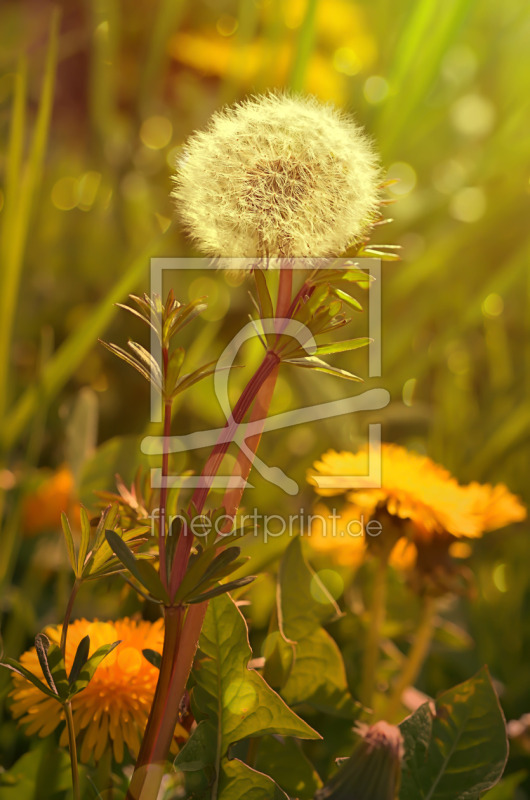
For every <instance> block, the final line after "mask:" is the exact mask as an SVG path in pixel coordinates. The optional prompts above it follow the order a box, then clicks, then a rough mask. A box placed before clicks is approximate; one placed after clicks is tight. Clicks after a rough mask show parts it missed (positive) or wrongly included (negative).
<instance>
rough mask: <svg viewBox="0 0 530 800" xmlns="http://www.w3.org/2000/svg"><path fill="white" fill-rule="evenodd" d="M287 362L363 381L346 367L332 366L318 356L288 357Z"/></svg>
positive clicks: (348, 379) (337, 376)
mask: <svg viewBox="0 0 530 800" xmlns="http://www.w3.org/2000/svg"><path fill="white" fill-rule="evenodd" d="M285 363H286V364H292V365H293V366H295V367H303V368H304V369H315V370H317V372H325V373H327V374H328V375H334V376H335V377H336V378H344V379H345V380H347V381H361V382H362V378H359V376H358V375H354V374H353V373H352V372H348V371H347V370H345V369H339V368H338V367H332V366H331V365H330V364H326V362H325V361H322V360H321V359H320V358H318V357H317V356H306V358H286V359H285Z"/></svg>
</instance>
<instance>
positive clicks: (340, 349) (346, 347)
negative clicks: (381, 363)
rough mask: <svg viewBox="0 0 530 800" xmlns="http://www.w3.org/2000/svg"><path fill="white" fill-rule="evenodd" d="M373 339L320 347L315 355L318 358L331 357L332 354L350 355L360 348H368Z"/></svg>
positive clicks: (360, 339) (361, 338) (347, 340)
mask: <svg viewBox="0 0 530 800" xmlns="http://www.w3.org/2000/svg"><path fill="white" fill-rule="evenodd" d="M372 342H373V339H369V338H368V337H366V336H364V337H360V338H358V339H345V340H344V341H342V342H331V344H322V345H318V347H317V349H316V350H315V354H316V355H318V356H325V355H330V354H331V353H349V352H350V351H351V350H358V349H359V347H366V346H367V345H369V344H371V343H372Z"/></svg>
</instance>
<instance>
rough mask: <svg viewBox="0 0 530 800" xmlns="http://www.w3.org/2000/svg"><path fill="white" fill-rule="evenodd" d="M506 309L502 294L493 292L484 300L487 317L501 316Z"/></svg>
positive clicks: (484, 311) (484, 312)
mask: <svg viewBox="0 0 530 800" xmlns="http://www.w3.org/2000/svg"><path fill="white" fill-rule="evenodd" d="M503 311H504V300H503V299H502V297H501V296H500V294H496V293H495V292H492V293H491V294H489V295H488V296H487V297H485V298H484V300H483V301H482V313H483V314H484V316H485V317H491V318H493V317H500V315H501V314H502V312H503Z"/></svg>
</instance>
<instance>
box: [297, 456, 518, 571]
mask: <svg viewBox="0 0 530 800" xmlns="http://www.w3.org/2000/svg"><path fill="white" fill-rule="evenodd" d="M378 463H380V465H381V480H380V481H379V482H376V481H374V479H373V477H371V478H369V477H368V476H370V475H371V473H372V467H373V465H374V464H378ZM308 481H309V483H310V484H312V485H313V486H314V487H315V490H316V492H317V493H318V494H319V495H321V496H328V497H330V496H337V495H340V496H342V497H343V498H345V499H346V506H345V509H344V510H343V512H342V515H343V516H344V515H346V517H348V519H355V518H357V519H361V520H362V521H363V523H366V521H367V520H370V519H372V518H373V517H374V516H375V515H376V514H379V515H380V514H381V512H386V513H387V514H389V515H390V516H391V517H393V518H395V519H396V520H397V521H402V522H403V523H406V524H404V525H403V532H404V533H406V537H402V538H401V539H400V540H399V541H398V544H397V545H396V547H395V548H394V553H393V562H394V563H395V564H396V565H398V566H400V567H403V568H405V567H406V566H410V565H411V564H413V563H414V561H415V556H416V551H417V548H418V547H421V546H422V545H423V546H427V545H429V543H433V542H435V541H437V540H438V541H439V540H441V539H444V540H446V541H447V547H449V546H450V544H451V542H453V541H454V540H455V539H460V538H462V537H465V538H469V539H473V538H478V537H480V536H482V534H483V533H484V532H485V531H489V530H495V529H497V528H502V527H504V526H505V525H509V524H510V523H513V522H519V521H521V520H523V519H525V517H526V509H525V507H524V506H523V505H522V503H521V502H520V500H519V499H518V498H517V497H516V496H515V495H513V494H512V493H511V492H510V491H509V490H508V489H507V487H506V486H504V485H503V484H498V485H497V486H491V485H489V484H479V483H471V484H469V485H467V486H464V485H461V484H460V483H459V482H458V481H457V480H456V479H455V478H454V477H453V476H452V475H451V474H450V473H449V472H448V471H447V470H446V469H445V468H444V467H442V466H440V465H438V464H436V463H435V462H434V461H432V460H431V459H430V458H428V457H427V456H423V455H420V454H418V453H414V452H411V451H408V450H406V449H405V448H404V447H401V446H399V445H395V444H383V445H382V447H381V450H380V451H379V450H376V449H372V450H370V449H369V448H368V447H364V448H362V449H360V450H359V451H358V452H356V453H350V452H344V451H343V452H336V451H334V450H329V451H328V452H327V453H324V455H322V457H321V458H320V460H319V461H317V462H316V463H315V464H314V466H313V469H312V470H310V472H309V475H308ZM376 483H377V485H376ZM339 527H340V526H339ZM342 527H344V524H343V526H342ZM311 533H312V540H313V541H312V544H313V546H314V547H315V548H316V549H317V550H321V551H322V550H332V549H342V550H344V549H345V548H347V550H346V552H342V555H341V557H340V558H339V561H341V562H342V563H346V562H348V563H350V564H352V565H353V564H356V563H358V561H359V560H360V551H362V549H363V546H366V536H364V537H362V545H361V544H360V541H361V540H360V539H358V540H354V538H353V537H344V536H342V535H339V536H336V537H329V536H326V534H325V533H323V529H322V526H320V527H319V526H318V525H316V526H313V528H312V532H311ZM383 534H384V532H383ZM324 538H325V539H326V541H325V543H324ZM348 550H349V551H350V552H349V554H347V553H348Z"/></svg>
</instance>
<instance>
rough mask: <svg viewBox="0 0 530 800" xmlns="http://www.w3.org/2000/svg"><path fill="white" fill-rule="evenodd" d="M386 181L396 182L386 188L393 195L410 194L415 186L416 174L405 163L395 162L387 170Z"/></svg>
mask: <svg viewBox="0 0 530 800" xmlns="http://www.w3.org/2000/svg"><path fill="white" fill-rule="evenodd" d="M387 179H388V180H391V181H397V183H394V184H392V186H389V187H388V189H389V191H390V192H392V194H395V195H405V194H410V192H412V190H413V189H414V187H415V186H416V172H415V171H414V170H413V168H412V167H411V166H410V164H407V163H405V161H396V162H395V163H394V164H392V165H391V166H390V168H389V170H388V173H387Z"/></svg>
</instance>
